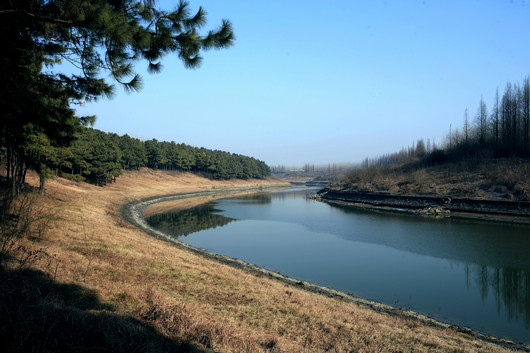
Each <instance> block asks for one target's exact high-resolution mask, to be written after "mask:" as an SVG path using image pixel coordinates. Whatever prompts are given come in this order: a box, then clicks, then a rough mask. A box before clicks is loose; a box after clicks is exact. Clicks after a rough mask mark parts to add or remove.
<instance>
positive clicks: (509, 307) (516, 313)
mask: <svg viewBox="0 0 530 353" xmlns="http://www.w3.org/2000/svg"><path fill="white" fill-rule="evenodd" d="M465 274H466V286H467V287H468V288H469V287H471V286H472V285H473V284H474V285H475V286H477V287H478V288H479V289H480V294H481V299H482V302H485V301H486V300H487V299H488V297H489V296H490V295H493V296H494V298H495V302H496V305H497V313H500V312H501V310H502V307H504V309H505V311H506V313H507V314H508V319H509V320H510V321H511V320H516V321H517V320H524V321H525V323H526V327H527V328H528V327H530V287H529V282H530V273H529V272H528V271H525V270H521V269H516V268H510V267H488V266H480V265H474V264H466V265H465ZM472 282H473V283H472Z"/></svg>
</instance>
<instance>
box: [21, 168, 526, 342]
mask: <svg viewBox="0 0 530 353" xmlns="http://www.w3.org/2000/svg"><path fill="white" fill-rule="evenodd" d="M30 179H32V180H30V181H31V182H32V183H34V184H35V185H38V178H36V177H34V176H32V177H31V178H30ZM274 183H276V182H275V181H271V180H268V181H226V182H217V181H211V180H207V179H202V178H199V177H197V176H194V175H191V174H184V173H169V172H162V171H151V170H142V171H139V172H127V173H125V174H124V175H123V176H121V177H120V178H118V181H117V183H115V184H112V185H109V186H107V187H105V188H100V187H96V186H93V185H88V184H84V183H75V182H71V181H67V180H64V179H55V180H51V181H49V182H48V184H47V195H46V196H45V197H42V198H39V199H38V200H36V202H35V203H34V205H35V210H42V211H43V212H44V211H46V212H49V213H50V215H51V216H50V217H49V218H48V223H47V226H46V231H45V232H42V233H40V234H39V235H38V236H34V237H29V238H24V239H21V240H20V245H22V246H24V247H25V249H27V250H28V251H29V250H38V249H42V251H43V252H44V253H45V254H46V255H42V256H41V257H40V258H38V259H35V261H32V263H31V268H32V269H33V270H36V271H41V272H42V273H44V274H45V275H46V276H47V278H48V279H49V280H50V281H53V282H55V283H57V284H60V285H62V286H64V285H70V286H74V285H75V286H78V287H79V288H82V289H83V291H79V292H78V294H77V296H78V298H77V302H83V298H82V297H83V295H84V294H83V293H89V294H91V295H95V296H97V298H98V300H99V301H100V302H101V303H103V304H105V305H101V306H99V307H98V308H93V307H92V308H90V310H88V311H87V315H89V314H90V315H98V317H101V316H102V315H111V314H112V315H114V316H113V317H115V316H120V317H124V318H127V317H130V319H128V320H129V321H128V322H131V320H139V322H140V323H142V324H143V325H149V326H150V327H152V328H154V329H155V330H156V331H157V332H159V333H160V334H161V335H162V336H163V337H164V339H168V340H171V341H172V342H177V343H178V344H179V345H180V347H183V348H181V350H182V351H203V352H210V351H222V352H325V351H332V352H333V351H335V352H346V351H356V352H395V351H417V352H433V351H436V352H454V351H459V352H511V351H512V350H510V349H508V348H506V347H502V346H499V345H497V344H493V343H490V342H485V341H483V340H480V339H478V338H476V337H473V336H471V335H469V334H467V333H463V332H458V331H457V330H454V329H450V328H440V327H433V326H430V325H427V324H424V323H421V322H419V321H418V320H413V319H410V318H406V317H403V316H400V315H393V314H389V313H381V312H376V311H374V310H372V309H370V308H366V307H363V306H359V305H358V304H355V303H352V302H349V301H347V300H344V299H343V298H340V297H334V298H330V297H328V296H323V295H320V294H317V293H312V292H308V291H306V290H302V289H300V288H298V287H297V285H296V284H295V285H288V284H286V283H284V282H280V281H277V280H275V279H271V278H269V277H268V276H267V275H264V274H260V273H257V272H249V271H247V270H242V269H238V268H235V267H234V266H228V265H226V264H223V263H221V262H219V261H214V260H211V259H208V258H205V257H204V256H201V255H198V254H195V253H193V252H191V251H189V250H186V249H182V248H179V247H175V246H172V245H170V244H168V243H167V242H165V241H161V240H159V239H156V238H154V237H152V236H151V235H148V234H146V233H145V232H144V231H142V230H140V229H138V228H136V227H134V226H132V225H130V224H128V223H127V222H124V221H123V220H122V218H121V217H120V213H119V212H118V209H119V207H120V205H122V204H125V203H128V202H132V201H134V200H139V199H144V198H152V197H156V196H162V195H169V194H176V193H179V194H181V193H191V192H201V193H203V192H207V193H210V192H212V191H223V190H226V189H233V188H249V187H252V188H255V187H257V188H259V187H268V186H270V185H271V184H274ZM210 196H212V197H214V196H213V193H212V194H208V195H203V196H202V198H203V200H204V201H207V200H208V199H210ZM181 201H182V202H183V203H189V201H190V200H189V199H183V200H181ZM175 202H176V203H177V204H176V205H173V206H175V207H185V206H183V205H179V204H178V202H177V201H175ZM52 216H53V217H52ZM26 284H27V282H26ZM298 286H300V285H298ZM37 290H38V287H36V288H34V292H35V293H37ZM47 298H48V297H47ZM49 298H55V299H53V300H54V305H55V306H57V305H58V304H57V303H58V302H59V299H58V296H55V297H53V295H51V296H50V297H49ZM50 300H51V299H50ZM13 310H15V309H13ZM79 310H86V309H82V308H81V309H79ZM15 311H16V310H15ZM15 314H16V313H15ZM49 317H50V318H53V317H54V316H53V315H50V316H49ZM51 320H53V319H51ZM82 323H83V321H82V320H81V321H79V322H77V326H78V329H80V330H81V331H82V329H83V328H82V327H81V328H80V327H79V325H81V324H82ZM47 324H48V325H50V326H49V327H52V328H53V327H55V326H54V325H53V322H48V323H47ZM26 327H27V325H26ZM105 327H109V326H105ZM118 331H119V330H118ZM107 335H112V333H107ZM62 339H66V338H65V337H63V338H62ZM160 342H162V341H160ZM164 342H165V341H164ZM139 346H141V345H139ZM144 347H145V345H144ZM157 347H158V346H157ZM186 347H187V348H186ZM518 349H522V348H521V346H519V347H518ZM146 350H147V348H146ZM160 350H161V349H160Z"/></svg>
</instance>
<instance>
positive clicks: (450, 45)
mask: <svg viewBox="0 0 530 353" xmlns="http://www.w3.org/2000/svg"><path fill="white" fill-rule="evenodd" d="M174 3H176V1H175V2H173V1H159V2H158V4H159V6H160V7H162V8H166V9H171V8H173V7H174V5H173V4H174ZM190 6H191V8H192V9H194V10H195V9H197V8H198V6H203V8H204V9H205V10H206V11H207V13H208V24H207V25H206V26H205V28H204V30H205V31H206V30H209V29H211V28H215V27H217V26H218V25H219V24H220V22H221V19H222V18H227V19H229V20H230V21H231V22H232V23H233V27H234V32H235V34H236V37H237V39H236V42H235V45H234V46H233V47H232V48H230V49H228V50H221V51H210V52H206V53H204V61H203V64H202V66H201V67H200V68H199V69H197V70H187V69H185V68H184V67H183V65H182V64H181V62H180V61H179V60H178V58H177V57H176V56H167V57H165V58H164V60H163V64H164V69H163V70H162V72H161V73H160V74H157V75H151V74H148V73H146V71H145V66H146V65H145V63H141V62H140V63H139V64H138V66H137V70H138V72H139V73H140V74H141V75H142V77H143V79H144V87H143V89H142V90H141V91H140V92H139V93H132V94H127V93H125V92H124V91H123V89H121V88H119V89H117V94H116V96H115V97H114V98H113V99H111V100H100V101H98V102H96V103H91V104H88V105H86V106H84V107H82V108H80V109H78V114H80V115H93V114H95V115H97V118H98V119H97V122H96V125H95V127H96V128H98V129H101V130H104V131H110V132H116V133H118V134H125V133H127V134H129V135H131V136H134V137H138V138H142V139H151V138H156V139H158V140H166V141H171V140H173V141H176V142H183V143H187V144H190V145H193V146H198V147H207V148H211V149H219V150H225V151H229V152H233V153H240V154H245V155H250V156H253V157H256V158H259V159H261V160H264V161H265V162H267V163H268V164H269V165H279V164H283V165H303V164H305V163H315V164H327V163H341V162H358V161H361V160H362V159H364V158H365V157H373V156H377V155H380V154H384V153H390V152H395V151H398V150H399V149H400V148H401V147H403V146H408V145H411V144H412V142H413V141H414V140H417V139H419V138H424V139H427V138H430V139H431V140H432V139H434V140H435V141H436V142H437V143H440V142H442V140H443V138H444V137H445V135H446V134H447V133H448V131H449V125H450V124H452V126H453V128H454V127H461V126H462V122H463V116H464V110H465V109H466V107H467V108H468V109H469V112H470V115H471V116H474V114H475V112H476V109H477V107H478V102H479V100H480V97H481V95H482V96H483V97H484V99H485V101H486V104H487V105H488V108H489V107H491V104H492V101H493V97H494V95H495V90H496V89H497V88H499V91H500V92H501V93H502V91H503V90H504V87H505V85H506V82H507V81H511V82H512V83H515V82H519V83H520V82H522V80H523V78H524V77H525V76H527V75H528V74H529V73H530V44H529V43H530V1H528V0H526V1H522V0H513V1H509V0H489V1H487V0H484V1H473V0H458V1H451V0H443V1H442V0H438V1H431V0H424V1H413V0H410V1H409V0H407V1H397V0H396V1H390V0H388V1H378V0H373V1H368V0H366V1H346V0H344V1H339V0H337V1H312V0H306V1H295V0H289V1H274V0H272V1H271V0H269V1H236V0H233V1H232V0H225V1H219V0H193V1H190Z"/></svg>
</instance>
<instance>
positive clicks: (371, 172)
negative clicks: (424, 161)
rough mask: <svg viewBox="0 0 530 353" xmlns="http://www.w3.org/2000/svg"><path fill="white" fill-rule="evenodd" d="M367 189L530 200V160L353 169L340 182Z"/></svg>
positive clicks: (345, 185)
mask: <svg viewBox="0 0 530 353" xmlns="http://www.w3.org/2000/svg"><path fill="white" fill-rule="evenodd" d="M339 184H341V185H342V186H343V187H347V188H353V189H357V190H364V191H385V192H391V193H393V194H402V195H433V196H453V197H471V198H487V199H492V200H496V199H497V200H502V199H504V200H506V199H508V200H520V201H530V161H528V160H494V161H483V162H477V161H464V162H455V163H448V164H444V165H440V166H435V167H426V168H410V166H407V165H397V166H384V167H373V168H368V169H361V170H357V171H354V172H352V173H351V174H350V175H348V176H347V177H346V178H344V179H343V180H341V182H340V183H339Z"/></svg>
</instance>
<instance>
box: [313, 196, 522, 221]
mask: <svg viewBox="0 0 530 353" xmlns="http://www.w3.org/2000/svg"><path fill="white" fill-rule="evenodd" d="M317 197H319V198H320V199H322V200H325V201H331V202H341V203H346V204H350V205H353V206H357V207H363V208H375V209H383V210H394V211H403V212H409V213H415V214H420V215H429V216H444V217H451V216H458V217H471V218H482V219H490V220H502V221H512V222H520V223H530V202H528V201H508V200H485V199H471V198H456V197H450V196H447V197H440V196H415V195H395V194H390V193H387V192H366V191H357V190H347V189H346V190H344V189H332V188H324V189H322V190H320V191H319V192H318V193H317Z"/></svg>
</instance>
